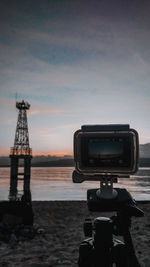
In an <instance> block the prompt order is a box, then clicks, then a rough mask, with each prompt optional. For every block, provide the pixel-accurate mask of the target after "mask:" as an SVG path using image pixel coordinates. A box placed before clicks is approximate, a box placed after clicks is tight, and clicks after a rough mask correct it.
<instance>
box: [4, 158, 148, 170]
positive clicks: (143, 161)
mask: <svg viewBox="0 0 150 267" xmlns="http://www.w3.org/2000/svg"><path fill="white" fill-rule="evenodd" d="M5 167H6V168H8V167H10V163H9V164H8V162H7V163H0V168H5ZM20 167H21V166H20ZM31 167H41V168H42V167H74V159H73V158H69V159H68V158H67V159H66V158H62V159H61V158H59V159H56V160H49V161H44V160H43V161H37V162H36V161H34V162H33V163H32V162H31ZM139 167H150V158H140V160H139Z"/></svg>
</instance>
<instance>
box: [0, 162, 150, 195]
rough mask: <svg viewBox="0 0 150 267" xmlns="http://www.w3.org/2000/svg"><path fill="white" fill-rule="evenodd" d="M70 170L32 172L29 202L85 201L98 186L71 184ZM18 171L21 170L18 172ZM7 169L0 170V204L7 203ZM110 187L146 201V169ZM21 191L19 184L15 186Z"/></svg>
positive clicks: (149, 188)
mask: <svg viewBox="0 0 150 267" xmlns="http://www.w3.org/2000/svg"><path fill="white" fill-rule="evenodd" d="M73 169H74V168H73V167H67V168H66V167H45V168H40V167H39V168H32V171H31V192H32V199H33V200H86V191H87V189H89V188H98V187H99V182H84V183H81V184H73V183H72V178H71V177H72V171H73ZM20 171H21V170H20ZM9 176H10V169H9V168H0V200H5V199H8V190H9V179H10V178H9ZM114 187H120V188H127V189H128V190H129V191H130V192H131V194H132V196H133V197H134V198H135V199H136V200H150V168H140V170H139V171H138V173H136V175H134V176H131V178H130V179H120V180H119V182H118V184H115V185H114ZM19 189H20V190H22V182H19Z"/></svg>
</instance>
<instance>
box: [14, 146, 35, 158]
mask: <svg viewBox="0 0 150 267" xmlns="http://www.w3.org/2000/svg"><path fill="white" fill-rule="evenodd" d="M11 155H14V156H15V155H16V156H21V155H25V156H32V148H26V149H22V150H21V149H17V148H14V147H11V148H10V156H11Z"/></svg>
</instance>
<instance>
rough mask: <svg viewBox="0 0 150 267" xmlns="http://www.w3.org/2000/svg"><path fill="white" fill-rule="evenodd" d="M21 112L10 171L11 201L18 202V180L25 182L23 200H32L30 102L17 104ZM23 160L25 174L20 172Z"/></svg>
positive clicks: (11, 152)
mask: <svg viewBox="0 0 150 267" xmlns="http://www.w3.org/2000/svg"><path fill="white" fill-rule="evenodd" d="M16 108H17V109H18V110H19V113H18V121H17V127H16V134H15V141H14V146H13V147H12V148H11V150H10V159H11V171H10V192H9V199H10V200H17V199H19V198H20V196H21V195H19V194H18V188H17V187H18V180H21V181H23V195H22V198H24V200H25V199H26V200H27V201H28V200H31V194H30V173H31V158H32V149H31V148H30V146H29V133H28V123H27V110H29V108H30V105H29V103H28V102H24V100H22V102H16ZM20 160H22V163H23V172H19V161H20Z"/></svg>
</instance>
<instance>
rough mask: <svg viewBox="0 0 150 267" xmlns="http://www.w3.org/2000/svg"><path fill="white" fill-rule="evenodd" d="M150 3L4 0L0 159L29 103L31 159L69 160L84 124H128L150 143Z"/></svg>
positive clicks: (0, 21)
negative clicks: (22, 106) (21, 107)
mask: <svg viewBox="0 0 150 267" xmlns="http://www.w3.org/2000/svg"><path fill="white" fill-rule="evenodd" d="M149 14H150V2H149V1H148V0H147V1H146V0H142V1H141V0H126V1H124V0H113V1H110V0H93V1H90V0H86V1H84V0H80V1H79V0H41V1H39V0H36V1H34V0H32V1H31V0H30V1H29V0H26V1H25V0H21V1H20V0H18V1H16V0H13V1H11V0H9V1H8V0H1V1H0V114H1V116H0V155H9V149H10V147H12V146H13V143H14V137H15V129H16V123H17V116H18V111H17V110H16V108H15V102H16V99H17V101H21V100H22V99H24V100H25V101H28V102H29V103H30V105H31V107H30V110H29V111H28V127H29V139H30V147H31V148H32V149H33V153H34V154H35V155H36V154H37V155H38V154H53V155H54V154H55V155H63V154H64V155H66V154H71V153H72V151H73V133H74V132H75V131H76V130H77V129H79V128H80V127H81V125H83V124H107V123H117V124H123V123H127V124H128V123H129V124H130V126H131V127H132V128H135V129H136V130H137V131H138V132H139V138H140V143H141V144H143V143H149V142H150V123H149V121H150V116H149V115H150V16H149Z"/></svg>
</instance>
